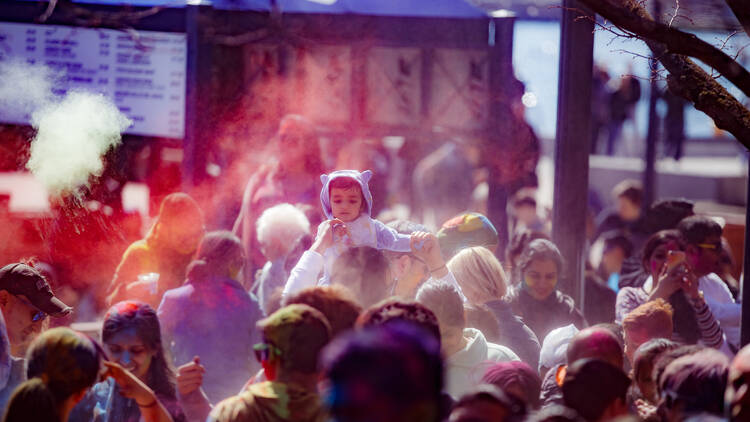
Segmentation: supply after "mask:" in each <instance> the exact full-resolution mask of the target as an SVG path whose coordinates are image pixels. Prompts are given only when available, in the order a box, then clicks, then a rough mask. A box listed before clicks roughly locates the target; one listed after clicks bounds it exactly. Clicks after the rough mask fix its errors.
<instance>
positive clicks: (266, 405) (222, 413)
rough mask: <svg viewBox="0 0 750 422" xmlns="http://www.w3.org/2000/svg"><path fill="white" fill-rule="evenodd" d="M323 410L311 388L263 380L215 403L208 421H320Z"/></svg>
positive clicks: (324, 416) (322, 419) (322, 417)
mask: <svg viewBox="0 0 750 422" xmlns="http://www.w3.org/2000/svg"><path fill="white" fill-rule="evenodd" d="M325 420H327V419H326V414H325V411H324V410H323V406H322V404H321V402H320V399H319V397H318V395H317V394H316V393H315V392H311V391H308V390H306V389H304V388H301V387H299V386H296V385H294V384H284V383H280V382H271V381H266V382H262V383H260V384H253V385H251V386H250V387H249V388H248V390H246V391H244V392H242V393H240V394H239V395H237V396H234V397H230V398H228V399H226V400H224V401H222V402H221V403H219V404H218V405H217V406H216V407H215V408H214V409H213V411H211V414H210V415H209V417H208V421H210V422H250V421H252V422H276V421H279V422H281V421H295V422H323V421H325Z"/></svg>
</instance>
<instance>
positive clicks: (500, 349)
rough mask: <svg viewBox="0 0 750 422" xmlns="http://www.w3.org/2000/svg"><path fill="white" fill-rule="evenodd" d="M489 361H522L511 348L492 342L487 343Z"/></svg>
mask: <svg viewBox="0 0 750 422" xmlns="http://www.w3.org/2000/svg"><path fill="white" fill-rule="evenodd" d="M487 359H488V360H491V361H494V362H507V361H512V360H521V358H519V357H518V355H517V354H516V352H514V351H513V350H511V349H510V347H507V346H503V345H501V344H497V343H490V342H487Z"/></svg>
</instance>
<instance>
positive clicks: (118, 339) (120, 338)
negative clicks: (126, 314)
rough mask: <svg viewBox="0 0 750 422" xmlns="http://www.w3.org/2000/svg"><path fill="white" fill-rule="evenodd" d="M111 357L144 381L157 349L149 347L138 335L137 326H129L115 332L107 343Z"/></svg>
mask: <svg viewBox="0 0 750 422" xmlns="http://www.w3.org/2000/svg"><path fill="white" fill-rule="evenodd" d="M106 346H107V350H108V352H109V356H110V358H111V359H112V360H113V361H115V362H117V363H119V364H120V365H122V367H123V368H125V369H127V370H128V371H130V372H132V373H133V375H135V376H136V377H138V379H139V380H141V381H143V382H144V383H145V382H147V380H146V375H147V374H148V369H149V368H150V367H151V362H152V361H153V359H154V356H156V351H154V350H151V349H149V347H148V346H147V345H146V344H144V343H143V341H142V340H141V339H140V338H139V337H138V335H137V333H136V330H135V328H128V329H126V330H123V331H120V332H119V333H117V334H115V335H114V336H113V337H112V338H111V339H110V340H109V341H108V342H107V343H106Z"/></svg>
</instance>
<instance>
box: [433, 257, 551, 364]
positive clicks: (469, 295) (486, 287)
mask: <svg viewBox="0 0 750 422" xmlns="http://www.w3.org/2000/svg"><path fill="white" fill-rule="evenodd" d="M447 265H448V270H450V272H451V273H453V276H454V277H455V278H456V281H457V282H458V284H459V286H461V290H462V291H463V292H464V295H466V299H467V301H468V302H469V303H471V304H472V305H475V306H480V307H484V308H486V309H488V310H489V311H491V312H492V314H493V315H494V316H495V318H496V319H497V322H498V326H499V328H500V333H499V334H498V338H499V342H498V344H501V345H503V346H507V347H509V348H510V349H511V350H513V351H514V352H516V354H517V355H518V356H519V357H520V358H521V360H523V361H524V362H526V363H527V364H528V365H529V366H531V367H532V368H536V367H537V365H538V363H539V350H540V349H541V346H540V345H539V340H538V339H537V337H536V336H535V335H534V333H533V332H532V331H531V329H529V327H527V326H526V324H524V323H523V321H522V320H521V319H520V318H518V317H517V316H515V315H514V314H513V311H512V310H511V308H510V305H509V304H508V302H506V301H505V295H506V293H507V290H508V284H507V277H506V275H505V271H504V270H503V267H502V265H501V264H500V261H498V260H497V258H495V255H493V254H492V252H491V251H490V250H489V249H487V248H484V247H482V246H475V247H471V248H465V249H462V250H461V251H459V252H458V253H457V254H456V255H455V256H454V257H453V258H451V260H450V261H448V264H447Z"/></svg>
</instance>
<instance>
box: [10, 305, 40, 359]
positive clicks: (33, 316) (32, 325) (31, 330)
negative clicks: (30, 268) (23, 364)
mask: <svg viewBox="0 0 750 422" xmlns="http://www.w3.org/2000/svg"><path fill="white" fill-rule="evenodd" d="M2 296H3V304H2V310H3V317H4V318H5V324H6V327H7V329H8V339H9V340H10V345H11V354H12V355H13V356H18V357H23V356H24V355H25V354H26V349H27V348H28V347H29V344H31V342H32V341H33V340H34V339H35V338H36V337H37V336H38V335H39V333H40V332H42V329H43V328H44V321H45V317H46V315H45V314H44V313H43V312H40V311H39V309H37V308H36V307H35V306H33V305H32V304H31V302H29V301H28V299H26V297H25V296H23V295H20V296H14V295H12V294H10V293H8V292H7V291H3V292H2ZM35 320H36V321H35Z"/></svg>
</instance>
